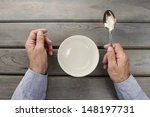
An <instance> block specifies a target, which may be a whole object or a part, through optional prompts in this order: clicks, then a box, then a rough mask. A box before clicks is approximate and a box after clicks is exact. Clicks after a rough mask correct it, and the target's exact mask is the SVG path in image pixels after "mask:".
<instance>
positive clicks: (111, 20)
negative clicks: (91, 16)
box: [103, 10, 116, 45]
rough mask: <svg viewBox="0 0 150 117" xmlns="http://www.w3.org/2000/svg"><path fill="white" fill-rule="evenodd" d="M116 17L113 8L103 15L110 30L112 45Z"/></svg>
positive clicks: (106, 26)
mask: <svg viewBox="0 0 150 117" xmlns="http://www.w3.org/2000/svg"><path fill="white" fill-rule="evenodd" d="M115 23H116V17H115V15H114V13H113V12H112V11H111V10H107V11H106V12H105V13H104V16H103V24H104V26H105V28H107V29H108V30H109V43H110V45H112V30H113V29H114V27H115Z"/></svg>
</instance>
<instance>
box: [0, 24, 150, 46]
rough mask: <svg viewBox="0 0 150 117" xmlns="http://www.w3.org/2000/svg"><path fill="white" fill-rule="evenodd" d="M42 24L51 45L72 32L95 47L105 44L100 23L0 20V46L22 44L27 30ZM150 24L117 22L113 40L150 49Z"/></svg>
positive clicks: (104, 31) (105, 32) (106, 35)
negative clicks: (88, 39)
mask: <svg viewBox="0 0 150 117" xmlns="http://www.w3.org/2000/svg"><path fill="white" fill-rule="evenodd" d="M41 27H45V28H47V29H48V30H49V32H48V34H47V35H48V36H49V37H50V39H51V40H52V42H53V45H54V46H59V45H60V44H61V42H62V41H63V40H65V39H66V38H67V37H69V36H72V35H85V36H88V37H89V38H91V39H92V40H93V41H94V42H95V43H96V45H97V46H99V47H102V46H103V45H104V44H106V43H108V30H106V29H105V28H104V26H103V24H100V23H0V47H6V48H9V47H13V48H16V47H24V45H25V42H26V39H27V37H28V35H29V32H30V31H31V30H33V29H37V28H41ZM149 37H150V23H118V24H117V25H116V28H115V30H114V31H113V42H114V43H120V44H122V45H123V46H124V47H126V48H150V41H149V40H150V38H149Z"/></svg>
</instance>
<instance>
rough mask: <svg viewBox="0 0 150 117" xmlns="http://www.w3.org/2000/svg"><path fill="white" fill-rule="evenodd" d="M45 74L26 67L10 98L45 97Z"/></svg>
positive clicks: (37, 98) (36, 98)
mask: <svg viewBox="0 0 150 117" xmlns="http://www.w3.org/2000/svg"><path fill="white" fill-rule="evenodd" d="M47 76H48V75H42V74H39V73H36V72H34V71H32V70H31V69H28V70H27V72H26V74H25V76H24V77H23V79H22V80H21V82H20V83H19V85H18V87H17V88H16V90H15V92H14V94H13V98H12V99H35V100H39V99H45V97H46V90H47Z"/></svg>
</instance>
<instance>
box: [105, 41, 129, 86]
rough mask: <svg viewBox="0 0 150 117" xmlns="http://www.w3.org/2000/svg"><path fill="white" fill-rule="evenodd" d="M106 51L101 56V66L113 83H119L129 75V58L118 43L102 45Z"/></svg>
mask: <svg viewBox="0 0 150 117" xmlns="http://www.w3.org/2000/svg"><path fill="white" fill-rule="evenodd" d="M104 48H105V49H107V53H106V54H105V55H104V58H103V67H104V69H106V70H107V71H108V74H109V76H110V78H111V80H112V81H113V82H114V83H120V82H123V81H124V80H126V79H128V77H129V60H128V57H127V55H126V54H125V52H124V50H123V48H122V46H121V45H120V44H113V46H112V47H111V46H110V45H109V44H107V45H104Z"/></svg>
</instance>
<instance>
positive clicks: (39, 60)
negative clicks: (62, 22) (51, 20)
mask: <svg viewBox="0 0 150 117" xmlns="http://www.w3.org/2000/svg"><path fill="white" fill-rule="evenodd" d="M47 32H48V30H47V29H37V30H33V31H31V32H30V34H29V37H28V39H27V41H26V44H25V47H26V50H27V54H28V58H29V67H30V69H31V70H33V71H35V72H37V73H40V74H45V73H46V72H47V69H48V60H47V57H48V54H49V55H52V54H53V48H52V42H51V40H50V39H49V38H48V37H47V36H46V35H45V33H47Z"/></svg>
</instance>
